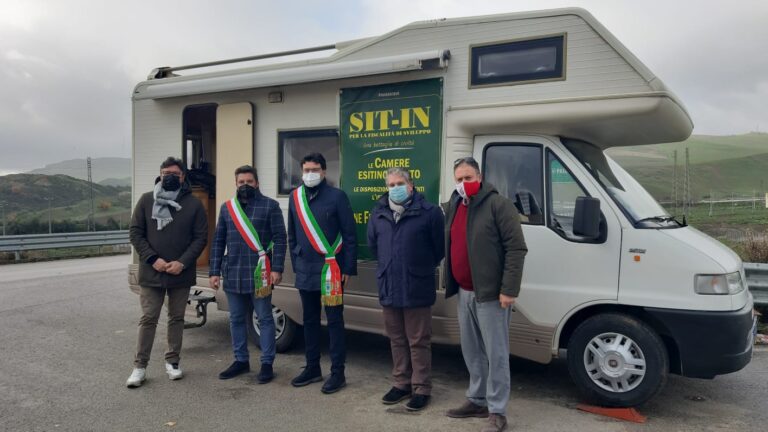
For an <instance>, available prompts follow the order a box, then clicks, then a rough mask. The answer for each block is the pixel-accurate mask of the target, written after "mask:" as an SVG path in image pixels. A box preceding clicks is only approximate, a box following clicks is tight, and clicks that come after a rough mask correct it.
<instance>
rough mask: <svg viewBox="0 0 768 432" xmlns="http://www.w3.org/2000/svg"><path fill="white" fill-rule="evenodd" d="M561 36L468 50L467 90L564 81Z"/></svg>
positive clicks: (563, 57)
mask: <svg viewBox="0 0 768 432" xmlns="http://www.w3.org/2000/svg"><path fill="white" fill-rule="evenodd" d="M564 46H565V35H558V36H552V37H546V38H540V39H529V40H521V41H513V42H506V43H499V44H494V45H480V46H473V47H471V51H472V55H471V57H472V70H471V73H470V87H482V86H495V85H509V84H521V83H523V82H532V81H542V80H547V81H551V80H562V79H565V72H564V71H565V67H564V64H565V56H564V52H565V51H564Z"/></svg>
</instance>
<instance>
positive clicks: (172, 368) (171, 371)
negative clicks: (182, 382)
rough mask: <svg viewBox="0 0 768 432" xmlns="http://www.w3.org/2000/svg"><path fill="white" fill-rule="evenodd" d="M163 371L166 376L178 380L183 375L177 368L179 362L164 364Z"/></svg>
mask: <svg viewBox="0 0 768 432" xmlns="http://www.w3.org/2000/svg"><path fill="white" fill-rule="evenodd" d="M165 373H167V374H168V378H169V379H171V380H178V379H181V378H183V377H184V373H182V372H181V368H179V364H178V363H176V364H170V363H166V364H165Z"/></svg>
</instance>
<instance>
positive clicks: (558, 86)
mask: <svg viewBox="0 0 768 432" xmlns="http://www.w3.org/2000/svg"><path fill="white" fill-rule="evenodd" d="M323 50H325V51H329V54H328V55H327V56H325V57H321V58H314V59H310V60H299V61H291V62H284V63H270V64H265V65H256V66H253V65H252V64H251V63H248V62H249V61H251V60H259V59H264V58H268V57H281V56H288V55H290V54H296V53H301V52H309V51H318V52H320V51H323ZM244 63H247V64H248V65H247V66H246V65H245V64H244ZM223 64H230V65H231V66H230V68H229V69H227V70H225V71H215V72H200V71H198V72H197V73H191V74H187V73H186V72H182V71H185V70H188V69H192V68H202V67H205V66H210V65H223ZM692 127H693V125H692V122H691V119H690V117H689V115H688V113H687V112H686V110H685V108H684V107H683V104H682V103H681V102H680V100H678V99H677V98H676V97H675V95H674V94H672V92H671V91H669V90H668V89H667V88H666V87H665V86H664V84H663V83H662V82H661V81H660V80H659V78H657V77H656V76H654V74H653V73H652V72H651V71H650V70H648V68H646V67H645V66H644V65H643V64H642V63H641V62H640V61H639V60H638V59H637V58H636V57H635V56H634V55H632V53H630V52H629V51H628V50H627V49H626V48H625V47H624V46H623V45H622V44H621V43H620V42H619V41H618V40H617V39H616V38H615V37H614V36H613V35H611V33H609V32H608V31H607V30H606V29H605V28H604V27H603V26H602V25H601V24H600V23H598V22H597V21H596V20H595V18H593V17H592V16H591V15H590V14H589V13H588V12H586V11H584V10H581V9H559V10H549V11H539V12H526V13H513V14H504V15H491V16H481V17H471V18H459V19H442V20H435V21H425V22H416V23H413V24H409V25H407V26H405V27H402V28H399V29H396V30H394V31H392V32H390V33H387V34H384V35H382V36H378V37H372V38H367V39H361V40H355V41H350V42H343V43H338V44H335V45H330V46H323V47H317V48H310V49H307V50H298V51H293V52H286V53H276V54H273V55H264V56H257V57H253V58H247V59H235V60H232V61H225V62H215V63H213V64H201V65H192V66H187V67H176V68H169V67H166V68H159V69H156V70H154V71H152V73H151V75H150V76H149V77H148V79H147V80H146V81H143V82H141V83H139V84H138V85H137V86H136V88H135V90H134V93H133V164H134V170H133V199H134V202H135V201H136V199H138V197H139V196H140V194H141V193H142V192H145V191H148V190H151V188H152V185H153V180H154V178H155V176H156V175H157V172H158V164H159V162H160V161H162V160H163V159H164V158H165V157H166V156H168V155H176V156H180V157H182V158H183V160H184V161H185V163H186V164H187V165H188V167H189V169H190V175H189V178H191V179H192V181H193V183H194V184H195V185H194V188H195V193H196V194H197V195H198V197H199V198H200V199H201V200H202V201H203V203H204V204H205V205H206V206H207V208H208V209H209V220H208V222H209V226H210V230H211V232H213V228H214V225H215V222H216V213H217V211H218V209H219V207H220V205H221V203H222V202H224V201H225V200H226V199H228V198H230V197H231V196H232V195H233V193H234V174H233V172H234V169H235V168H236V167H237V166H240V165H243V164H252V165H253V166H255V167H256V168H257V170H258V173H259V181H260V185H261V189H262V191H263V192H264V193H265V194H266V195H267V196H270V197H276V198H277V199H278V201H279V202H280V203H281V206H282V208H283V211H285V212H287V208H288V194H289V192H290V191H291V190H292V189H293V188H294V187H296V186H298V185H299V182H300V178H301V173H300V167H299V162H298V161H299V160H300V158H301V157H302V156H304V155H305V154H306V153H308V152H310V151H319V152H321V153H323V154H324V155H325V157H326V159H327V160H328V179H329V181H330V182H331V183H333V184H335V185H337V186H339V187H341V188H342V189H344V190H345V191H346V192H347V194H348V195H349V196H350V199H351V201H352V205H353V209H354V212H355V219H356V222H357V223H358V226H359V228H360V229H361V230H362V229H364V227H365V224H366V222H367V217H368V212H369V210H370V209H371V208H372V206H373V204H374V200H375V199H376V198H377V197H378V195H379V194H380V193H382V192H383V191H384V190H385V189H384V180H383V178H384V177H383V173H384V172H385V171H386V169H387V168H389V167H392V166H402V167H406V168H408V169H409V170H411V173H412V174H413V178H414V179H415V184H416V187H417V188H418V189H419V190H420V191H422V192H424V194H425V195H426V196H427V198H428V199H430V200H432V201H433V202H444V201H446V200H447V199H448V197H449V196H450V193H451V192H452V191H453V189H454V184H453V178H452V169H453V162H454V160H456V159H457V158H460V157H465V156H470V155H472V156H474V157H475V158H476V159H477V160H478V161H480V163H481V166H482V170H483V173H484V179H485V181H489V182H491V183H493V184H494V185H495V186H496V187H497V189H498V190H499V191H500V193H502V194H504V195H506V196H507V197H509V198H510V199H512V200H513V201H514V202H515V204H516V205H517V207H518V210H519V212H520V215H521V216H520V217H521V219H522V223H523V231H524V234H525V238H526V242H527V244H528V248H529V252H528V255H527V257H526V261H525V271H524V274H523V285H522V290H521V293H520V297H519V299H518V301H517V303H516V304H515V307H514V313H513V322H512V327H511V333H510V343H511V345H510V352H511V354H513V355H515V356H519V357H523V358H527V359H531V360H533V361H536V362H540V363H548V362H550V361H551V360H552V359H553V358H556V357H559V356H562V355H564V354H565V353H566V352H567V361H568V365H569V370H570V373H571V375H572V377H573V381H574V382H575V383H576V385H577V386H578V388H579V389H580V390H581V391H582V393H583V394H584V395H585V396H586V397H587V398H589V399H590V400H592V401H593V402H597V403H600V404H604V405H610V406H632V405H637V404H640V403H643V402H644V401H646V400H648V399H649V398H651V397H652V396H653V395H654V394H656V393H657V392H658V391H659V390H660V389H661V388H662V386H663V385H664V382H665V380H666V377H667V374H668V373H675V374H681V375H683V376H688V377H697V378H713V377H715V376H716V375H720V374H727V373H731V372H735V371H738V370H740V369H742V368H743V367H744V366H745V365H746V364H747V363H748V362H749V361H750V359H751V355H752V340H753V336H752V335H753V329H754V323H755V319H754V316H753V310H752V298H751V296H750V293H749V291H748V290H747V289H746V288H745V283H744V271H743V269H742V262H741V260H740V259H739V257H738V256H737V255H736V254H735V253H733V252H732V251H731V250H730V249H728V248H727V247H725V246H723V245H722V244H720V243H718V242H717V241H715V240H713V239H712V238H710V237H708V236H707V235H705V234H703V233H701V232H700V231H697V230H696V229H694V228H692V227H690V226H686V224H685V223H682V222H680V221H678V220H676V219H675V218H673V217H672V216H670V215H669V214H668V213H667V212H666V211H665V210H664V209H663V208H662V207H661V206H660V205H659V204H658V203H656V202H655V201H654V200H653V198H652V197H651V196H650V195H649V194H648V193H647V192H646V191H645V190H644V189H643V188H642V186H641V185H640V184H638V183H637V182H636V181H635V180H634V179H633V178H632V177H631V176H630V175H629V174H627V172H626V171H625V170H623V169H622V168H621V167H620V166H619V165H618V164H616V163H615V162H614V161H613V160H612V159H611V158H610V157H608V156H607V155H606V154H605V150H606V149H608V148H611V147H618V146H630V145H633V146H634V145H643V144H654V143H662V142H673V141H681V140H684V139H686V138H687V137H688V136H689V135H690V133H691V130H692ZM360 232H362V231H360ZM364 242H365V236H359V243H360V248H361V254H360V262H359V266H358V268H359V275H358V276H357V277H355V278H353V280H352V281H351V282H350V283H349V284H348V286H347V287H346V292H345V300H344V302H345V305H346V307H345V309H346V310H345V315H346V316H345V320H346V325H347V328H349V329H354V330H360V331H366V332H372V333H380V334H383V333H384V329H383V321H382V316H381V311H380V307H379V303H378V294H377V289H376V279H375V274H374V270H375V263H374V262H371V261H370V260H368V259H367V257H368V255H367V253H366V250H365V247H364ZM287 261H288V262H287V263H286V264H287V266H288V268H290V260H287ZM136 272H137V266H136V265H132V266H131V267H130V269H129V273H130V276H129V278H130V281H131V285H132V288H133V289H136V284H137V277H136ZM292 282H293V276H292V274H291V271H290V270H288V271H286V275H285V277H284V282H283V284H282V285H281V286H279V287H277V288H276V289H275V292H274V295H273V302H274V313H275V315H276V318H277V320H276V321H277V323H278V327H279V328H278V347H279V349H281V350H285V349H287V348H288V347H289V346H290V342H291V340H292V339H293V337H294V336H295V335H296V333H297V325H300V324H301V316H302V315H301V307H300V301H299V297H298V294H297V293H296V290H295V288H293V287H292ZM198 283H199V285H200V286H201V287H207V284H208V274H207V255H206V254H204V256H203V257H201V260H200V261H199V262H198ZM436 289H437V290H438V301H437V303H436V305H435V306H434V309H433V311H434V317H433V329H434V341H435V342H438V343H448V344H458V341H459V332H458V322H457V318H456V303H455V299H454V298H451V299H448V300H446V299H445V298H444V296H441V295H440V292H442V290H443V288H442V284H438V286H436ZM217 303H218V304H219V307H220V308H223V309H226V299H225V298H224V296H222V295H221V293H217ZM253 321H254V323H255V322H256V320H253ZM252 330H253V333H254V334H256V333H257V332H258V328H256V327H253V328H252ZM255 340H256V341H258V338H256V339H255Z"/></svg>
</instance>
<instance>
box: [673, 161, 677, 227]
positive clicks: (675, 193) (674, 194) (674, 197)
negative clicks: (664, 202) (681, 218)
mask: <svg viewBox="0 0 768 432" xmlns="http://www.w3.org/2000/svg"><path fill="white" fill-rule="evenodd" d="M674 159H675V162H674V165H672V203H673V204H672V205H673V207H674V208H675V211H674V213H672V214H673V215H675V216H677V150H675V152H674Z"/></svg>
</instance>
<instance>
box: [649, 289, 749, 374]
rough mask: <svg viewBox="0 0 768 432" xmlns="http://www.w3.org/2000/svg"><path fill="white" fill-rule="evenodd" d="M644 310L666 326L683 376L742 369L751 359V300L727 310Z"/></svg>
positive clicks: (726, 372)
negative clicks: (674, 346)
mask: <svg viewBox="0 0 768 432" xmlns="http://www.w3.org/2000/svg"><path fill="white" fill-rule="evenodd" d="M646 311H647V312H648V313H649V314H651V315H652V316H653V317H654V318H656V319H657V320H658V321H659V322H661V323H662V324H663V326H664V327H666V329H667V331H668V332H669V336H671V337H672V338H673V339H674V341H675V343H676V344H677V348H678V350H679V354H680V367H681V375H683V376H686V377H691V378H708V379H711V378H714V377H715V376H717V375H723V374H728V373H731V372H736V371H738V370H741V369H743V368H744V367H745V366H746V365H747V364H748V363H749V362H750V360H751V359H752V346H753V344H754V336H755V328H756V327H755V326H756V323H757V321H756V318H755V316H754V313H753V310H752V301H751V300H750V301H749V302H747V305H746V306H744V308H742V309H741V310H738V311H730V312H705V311H689V310H674V309H656V308H647V309H646Z"/></svg>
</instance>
